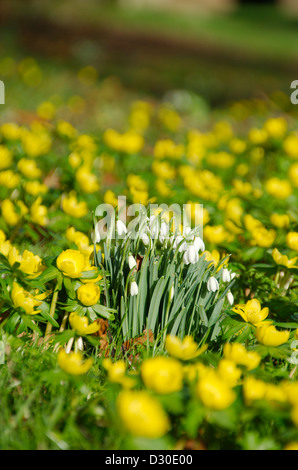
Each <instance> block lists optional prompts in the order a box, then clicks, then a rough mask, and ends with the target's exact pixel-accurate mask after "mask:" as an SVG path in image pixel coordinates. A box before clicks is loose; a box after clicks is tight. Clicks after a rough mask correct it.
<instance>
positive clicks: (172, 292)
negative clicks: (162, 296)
mask: <svg viewBox="0 0 298 470" xmlns="http://www.w3.org/2000/svg"><path fill="white" fill-rule="evenodd" d="M174 292H175V289H174V284H173V285H172V287H171V289H170V293H169V300H170V302H172V300H173V298H174Z"/></svg>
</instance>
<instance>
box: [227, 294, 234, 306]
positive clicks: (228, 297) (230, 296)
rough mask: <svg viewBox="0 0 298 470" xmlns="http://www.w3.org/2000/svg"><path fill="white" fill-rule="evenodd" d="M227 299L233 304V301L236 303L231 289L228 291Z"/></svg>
mask: <svg viewBox="0 0 298 470" xmlns="http://www.w3.org/2000/svg"><path fill="white" fill-rule="evenodd" d="M227 300H228V302H229V304H230V305H233V303H234V296H233V294H232V292H231V291H229V292H228V293H227Z"/></svg>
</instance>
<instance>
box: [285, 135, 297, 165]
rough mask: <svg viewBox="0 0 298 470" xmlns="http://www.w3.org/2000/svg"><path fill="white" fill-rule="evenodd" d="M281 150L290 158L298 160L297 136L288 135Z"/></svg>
mask: <svg viewBox="0 0 298 470" xmlns="http://www.w3.org/2000/svg"><path fill="white" fill-rule="evenodd" d="M283 148H284V150H285V152H286V154H287V155H288V156H289V157H290V158H293V159H296V158H298V136H297V135H295V134H290V135H289V136H288V137H286V139H285V140H284V143H283Z"/></svg>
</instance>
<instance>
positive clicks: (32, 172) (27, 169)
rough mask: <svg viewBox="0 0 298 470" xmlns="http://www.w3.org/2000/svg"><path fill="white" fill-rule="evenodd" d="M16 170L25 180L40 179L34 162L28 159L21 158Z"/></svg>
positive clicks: (40, 172) (38, 170)
mask: <svg viewBox="0 0 298 470" xmlns="http://www.w3.org/2000/svg"><path fill="white" fill-rule="evenodd" d="M17 166H18V170H19V171H20V172H21V173H23V175H24V176H26V178H30V179H35V178H40V177H41V174H42V171H41V170H40V169H39V168H38V167H37V164H36V161H35V160H31V159H30V158H21V159H20V160H19V161H18V165H17Z"/></svg>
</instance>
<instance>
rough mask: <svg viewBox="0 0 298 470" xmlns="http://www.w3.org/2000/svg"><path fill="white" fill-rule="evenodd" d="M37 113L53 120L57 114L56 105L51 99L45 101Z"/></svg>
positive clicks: (43, 117)
mask: <svg viewBox="0 0 298 470" xmlns="http://www.w3.org/2000/svg"><path fill="white" fill-rule="evenodd" d="M37 114H38V116H39V117H41V118H42V119H46V120H48V121H51V120H52V119H54V117H55V115H56V106H55V105H54V104H53V103H51V102H50V101H44V102H43V103H41V104H40V105H39V106H38V108H37Z"/></svg>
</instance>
